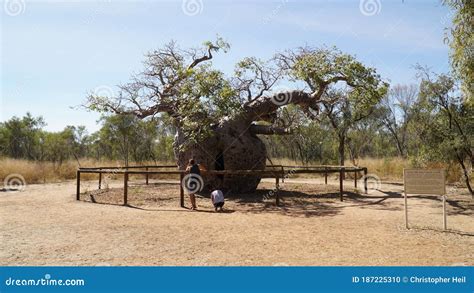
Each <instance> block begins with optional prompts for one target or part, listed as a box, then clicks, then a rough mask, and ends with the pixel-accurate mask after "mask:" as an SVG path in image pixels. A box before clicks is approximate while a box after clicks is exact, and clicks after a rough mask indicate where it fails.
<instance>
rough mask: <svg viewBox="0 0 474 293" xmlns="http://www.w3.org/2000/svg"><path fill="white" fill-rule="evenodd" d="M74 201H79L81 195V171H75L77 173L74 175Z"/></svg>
mask: <svg viewBox="0 0 474 293" xmlns="http://www.w3.org/2000/svg"><path fill="white" fill-rule="evenodd" d="M76 180H77V182H76V184H77V186H76V200H79V199H80V195H81V171H79V170H77V173H76Z"/></svg>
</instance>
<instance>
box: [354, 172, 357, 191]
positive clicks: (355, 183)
mask: <svg viewBox="0 0 474 293" xmlns="http://www.w3.org/2000/svg"><path fill="white" fill-rule="evenodd" d="M357 174H358V172H357V171H354V187H355V188H357Z"/></svg>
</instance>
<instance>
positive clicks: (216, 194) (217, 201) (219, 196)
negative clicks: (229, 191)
mask: <svg viewBox="0 0 474 293" xmlns="http://www.w3.org/2000/svg"><path fill="white" fill-rule="evenodd" d="M211 200H212V204H213V205H214V209H215V210H216V212H217V211H221V212H222V211H223V209H222V207H223V206H224V193H222V191H221V190H219V189H216V190H214V191H213V192H211Z"/></svg>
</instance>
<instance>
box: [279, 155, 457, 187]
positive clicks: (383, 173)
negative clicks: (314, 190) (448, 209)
mask: <svg viewBox="0 0 474 293" xmlns="http://www.w3.org/2000/svg"><path fill="white" fill-rule="evenodd" d="M272 162H273V164H275V165H301V162H299V161H298V162H297V161H294V160H290V159H286V158H284V159H272ZM356 163H357V165H358V166H361V167H367V169H368V171H369V173H370V174H375V175H377V176H378V177H379V178H380V179H382V180H402V179H403V169H404V168H414V167H415V166H413V164H412V163H411V162H410V161H409V160H407V159H403V158H399V157H394V158H363V159H360V160H358V161H357V162H356ZM308 165H320V163H319V162H310V163H309V164H308ZM347 165H352V163H351V162H347ZM426 168H444V169H446V175H447V180H448V182H449V183H456V182H460V181H462V180H461V178H462V173H461V169H460V168H459V166H458V165H457V164H452V165H450V164H446V163H430V164H428V165H427V166H426ZM317 176H319V175H315V177H317ZM350 176H351V174H349V176H348V177H350ZM296 177H298V176H296ZM299 177H301V176H299ZM304 177H308V176H307V175H306V174H305V175H304ZM461 185H463V184H462V183H461Z"/></svg>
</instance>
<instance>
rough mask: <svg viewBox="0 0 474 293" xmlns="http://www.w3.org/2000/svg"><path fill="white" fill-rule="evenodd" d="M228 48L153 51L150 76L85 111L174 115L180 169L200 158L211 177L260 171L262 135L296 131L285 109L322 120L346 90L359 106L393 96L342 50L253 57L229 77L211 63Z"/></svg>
mask: <svg viewBox="0 0 474 293" xmlns="http://www.w3.org/2000/svg"><path fill="white" fill-rule="evenodd" d="M228 49H229V44H228V43H227V42H225V41H224V40H223V39H221V38H218V39H217V40H216V41H214V42H206V43H204V45H203V46H202V47H201V48H191V49H182V48H180V47H179V46H178V45H177V44H176V43H175V42H171V43H169V44H167V45H165V46H164V47H163V48H161V49H158V50H154V51H151V52H149V53H148V54H147V55H146V56H145V62H144V69H143V70H142V71H141V72H140V73H139V74H136V75H134V76H132V78H131V81H130V82H128V83H126V84H122V85H120V86H119V88H120V91H119V92H118V94H117V95H116V96H114V97H104V96H97V95H94V94H91V95H89V96H88V98H87V102H86V103H85V106H86V107H87V108H89V109H92V110H96V111H101V112H111V113H116V114H132V115H135V116H136V117H138V118H141V119H149V118H150V117H154V116H157V115H167V116H168V117H170V119H171V120H172V121H173V124H174V126H175V127H176V129H177V131H176V136H175V141H174V150H175V155H176V159H177V162H178V166H179V168H181V169H183V168H184V167H185V165H186V163H187V161H188V159H190V158H194V159H195V160H196V161H197V162H198V163H201V164H203V165H205V166H206V167H207V168H208V169H211V170H212V169H219V170H220V169H238V170H249V169H252V170H261V169H264V168H265V164H266V157H267V153H266V148H265V144H264V143H263V142H262V140H261V139H260V138H259V136H258V135H272V134H277V135H278V134H286V133H288V132H289V129H288V128H282V127H278V123H277V122H278V121H279V113H280V109H281V108H283V107H285V106H286V105H288V104H294V105H298V106H299V107H300V109H301V111H303V112H304V113H305V115H307V117H308V118H309V119H312V120H315V119H317V117H318V116H319V110H320V105H321V103H326V104H327V105H329V104H330V103H335V102H336V101H333V100H332V98H328V97H327V95H325V93H326V92H327V91H328V90H329V89H330V88H332V87H340V86H344V87H345V88H346V90H347V93H348V94H349V95H350V97H351V99H353V100H357V99H360V100H365V99H369V100H376V99H380V98H381V97H382V96H383V95H384V94H385V92H386V87H387V85H386V83H384V82H383V81H382V80H381V78H380V76H379V75H378V74H377V73H376V72H375V70H374V69H373V68H369V67H366V66H364V65H363V64H362V63H360V62H359V61H357V60H356V59H355V58H354V57H353V56H351V55H348V54H344V53H342V52H340V51H339V50H337V49H336V48H310V47H302V48H298V49H294V50H288V51H285V52H282V53H278V54H276V55H275V56H274V57H273V58H271V59H269V60H260V59H257V58H255V57H247V58H244V59H242V60H241V61H240V62H238V63H237V64H236V66H235V70H234V72H233V73H232V74H231V75H230V76H227V75H225V74H224V73H223V72H222V71H220V70H217V69H215V68H214V67H213V66H212V59H213V58H214V54H216V53H217V52H220V51H224V52H226V51H227V50H228ZM278 88H280V89H282V88H285V90H280V91H278V90H277V89H278ZM206 179H207V180H206V181H207V182H209V183H211V184H216V183H217V180H216V178H213V177H208V178H206ZM259 182H260V176H256V175H252V176H246V177H226V178H225V181H224V182H223V183H222V186H221V188H223V189H232V190H233V191H234V192H248V191H253V190H255V189H256V187H257V185H258V183H259Z"/></svg>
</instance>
